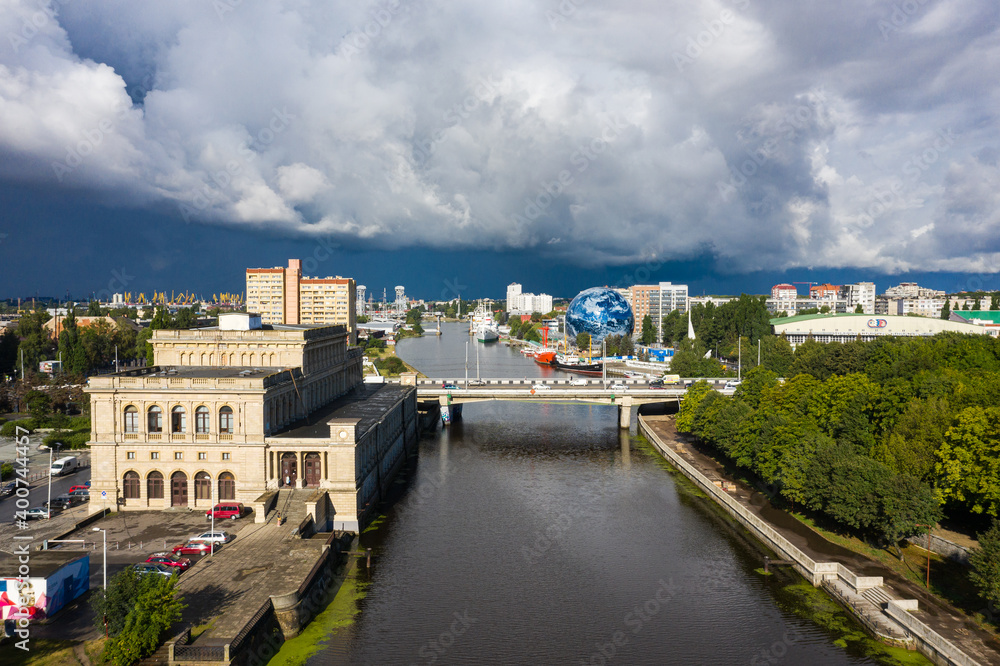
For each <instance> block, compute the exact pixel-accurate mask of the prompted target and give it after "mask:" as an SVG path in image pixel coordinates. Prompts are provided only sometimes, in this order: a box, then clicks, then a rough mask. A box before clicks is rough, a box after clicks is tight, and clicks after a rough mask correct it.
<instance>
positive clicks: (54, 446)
mask: <svg viewBox="0 0 1000 666" xmlns="http://www.w3.org/2000/svg"><path fill="white" fill-rule="evenodd" d="M57 448H58V449H61V448H62V442H52V446H50V447H49V501H48V502H46V503H45V512H46V514H45V517H46V518H52V452H53V451H54V450H55V449H57Z"/></svg>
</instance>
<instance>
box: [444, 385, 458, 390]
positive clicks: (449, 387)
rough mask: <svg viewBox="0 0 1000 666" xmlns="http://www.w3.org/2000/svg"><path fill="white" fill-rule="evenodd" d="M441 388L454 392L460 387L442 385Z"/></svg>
mask: <svg viewBox="0 0 1000 666" xmlns="http://www.w3.org/2000/svg"><path fill="white" fill-rule="evenodd" d="M441 388H443V389H449V390H452V391H456V390H458V386H457V385H455V384H441Z"/></svg>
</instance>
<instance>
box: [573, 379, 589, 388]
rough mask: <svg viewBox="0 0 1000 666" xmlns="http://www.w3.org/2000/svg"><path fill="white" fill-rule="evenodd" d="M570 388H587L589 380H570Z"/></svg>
mask: <svg viewBox="0 0 1000 666" xmlns="http://www.w3.org/2000/svg"><path fill="white" fill-rule="evenodd" d="M569 385H570V386H586V385H587V380H586V379H583V378H579V379H571V380H569Z"/></svg>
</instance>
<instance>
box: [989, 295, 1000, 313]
mask: <svg viewBox="0 0 1000 666" xmlns="http://www.w3.org/2000/svg"><path fill="white" fill-rule="evenodd" d="M990 310H1000V294H993V295H992V296H990Z"/></svg>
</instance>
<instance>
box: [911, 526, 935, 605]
mask: <svg viewBox="0 0 1000 666" xmlns="http://www.w3.org/2000/svg"><path fill="white" fill-rule="evenodd" d="M913 526H914V527H926V528H927V589H928V590H929V589H931V530H932V529H933V527H932V526H931V525H925V524H923V523H913Z"/></svg>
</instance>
